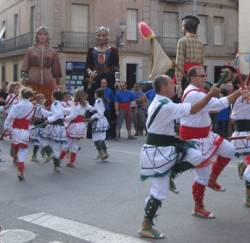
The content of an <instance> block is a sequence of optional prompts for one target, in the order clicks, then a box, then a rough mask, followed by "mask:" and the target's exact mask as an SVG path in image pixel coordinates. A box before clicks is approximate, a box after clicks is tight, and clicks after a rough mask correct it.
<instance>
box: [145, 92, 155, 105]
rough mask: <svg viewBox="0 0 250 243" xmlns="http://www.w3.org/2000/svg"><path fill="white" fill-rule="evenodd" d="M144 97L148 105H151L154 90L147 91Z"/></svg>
mask: <svg viewBox="0 0 250 243" xmlns="http://www.w3.org/2000/svg"><path fill="white" fill-rule="evenodd" d="M145 95H146V97H147V99H148V105H150V104H151V102H152V101H153V99H154V97H155V90H154V89H153V88H151V89H150V90H148V91H147V92H146V94H145Z"/></svg>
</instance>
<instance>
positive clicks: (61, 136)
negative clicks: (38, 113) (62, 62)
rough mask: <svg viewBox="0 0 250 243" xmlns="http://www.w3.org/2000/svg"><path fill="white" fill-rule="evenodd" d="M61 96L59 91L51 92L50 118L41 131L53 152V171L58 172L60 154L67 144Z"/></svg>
mask: <svg viewBox="0 0 250 243" xmlns="http://www.w3.org/2000/svg"><path fill="white" fill-rule="evenodd" d="M62 99H63V95H62V92H61V91H54V92H53V100H54V101H53V103H52V105H51V108H50V112H51V113H52V115H51V116H49V117H48V125H47V126H46V128H44V129H43V132H44V136H45V137H47V138H48V141H49V145H50V146H51V148H52V150H53V162H54V170H55V171H56V172H58V171H59V167H60V154H61V151H62V146H63V144H64V143H66V142H67V137H66V131H65V127H64V115H65V110H64V108H63V106H62V104H61V101H62Z"/></svg>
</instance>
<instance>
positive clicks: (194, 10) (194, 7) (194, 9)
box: [192, 0, 197, 16]
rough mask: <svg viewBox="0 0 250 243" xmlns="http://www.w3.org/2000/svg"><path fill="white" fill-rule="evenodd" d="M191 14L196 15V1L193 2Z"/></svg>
mask: <svg viewBox="0 0 250 243" xmlns="http://www.w3.org/2000/svg"><path fill="white" fill-rule="evenodd" d="M192 14H193V15H194V16H196V15H197V0H193V10H192Z"/></svg>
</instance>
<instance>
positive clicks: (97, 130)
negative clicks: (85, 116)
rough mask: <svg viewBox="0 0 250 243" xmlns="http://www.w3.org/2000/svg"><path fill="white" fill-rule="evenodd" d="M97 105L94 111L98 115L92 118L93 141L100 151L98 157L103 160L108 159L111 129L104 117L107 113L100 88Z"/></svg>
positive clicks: (96, 92)
mask: <svg viewBox="0 0 250 243" xmlns="http://www.w3.org/2000/svg"><path fill="white" fill-rule="evenodd" d="M95 98H96V100H95V105H94V109H95V111H96V113H95V114H94V115H92V116H91V117H90V119H91V120H93V121H92V140H93V141H94V143H95V146H96V149H97V151H98V157H97V158H100V159H101V160H105V159H107V158H108V156H109V155H108V153H107V145H106V131H107V130H108V129H109V123H108V120H107V118H106V117H105V116H104V112H105V105H104V102H105V98H104V90H103V89H102V88H99V89H97V90H96V91H95Z"/></svg>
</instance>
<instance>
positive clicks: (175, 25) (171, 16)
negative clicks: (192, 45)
mask: <svg viewBox="0 0 250 243" xmlns="http://www.w3.org/2000/svg"><path fill="white" fill-rule="evenodd" d="M178 35H179V21H178V13H171V12H164V13H163V25H162V36H163V41H164V42H166V43H165V44H166V45H165V44H163V46H166V47H176V44H177V39H178Z"/></svg>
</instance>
